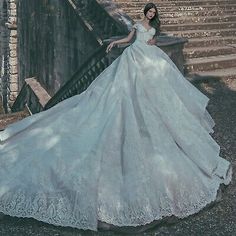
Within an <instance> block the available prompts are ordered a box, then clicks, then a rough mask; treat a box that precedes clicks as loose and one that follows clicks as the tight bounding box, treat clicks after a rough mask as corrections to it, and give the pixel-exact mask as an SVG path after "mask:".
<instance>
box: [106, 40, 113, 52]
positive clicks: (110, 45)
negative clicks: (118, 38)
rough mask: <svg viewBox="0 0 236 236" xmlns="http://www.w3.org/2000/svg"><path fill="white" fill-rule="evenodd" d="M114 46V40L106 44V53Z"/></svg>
mask: <svg viewBox="0 0 236 236" xmlns="http://www.w3.org/2000/svg"><path fill="white" fill-rule="evenodd" d="M114 46H115V41H113V42H111V43H110V44H109V45H108V46H107V49H106V53H108V52H110V51H111V49H112V48H113V47H114Z"/></svg>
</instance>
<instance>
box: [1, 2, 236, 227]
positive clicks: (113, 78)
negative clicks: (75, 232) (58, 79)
mask: <svg viewBox="0 0 236 236" xmlns="http://www.w3.org/2000/svg"><path fill="white" fill-rule="evenodd" d="M159 25H160V24H159V20H158V12H157V8H156V6H155V5H154V4H152V3H149V4H147V5H146V6H145V9H144V20H143V21H140V22H138V23H136V24H134V26H133V29H132V31H131V32H130V34H129V35H128V36H127V38H125V39H121V40H118V41H115V42H112V43H111V44H109V45H108V47H107V51H110V50H111V49H112V47H113V46H114V45H115V44H117V43H124V42H128V41H130V40H131V38H132V37H133V36H134V35H135V34H136V40H135V42H134V43H133V44H132V45H131V46H130V47H128V48H126V49H125V50H124V52H123V54H122V55H121V56H120V57H118V58H117V59H116V60H115V61H114V62H113V63H112V64H111V65H110V66H109V67H108V68H107V69H105V70H104V71H103V72H102V73H101V74H100V75H99V76H98V77H97V78H96V80H94V81H93V83H92V84H91V85H90V86H89V88H88V89H87V90H86V91H84V92H83V93H82V94H80V95H76V96H74V97H71V98H69V99H67V100H65V101H63V102H61V103H59V104H58V105H56V106H54V107H53V108H51V109H49V110H47V111H44V112H41V113H39V114H35V115H33V116H31V117H28V118H25V119H24V120H22V121H20V122H17V123H15V124H13V125H11V126H9V127H8V128H7V129H5V130H4V131H3V132H1V133H0V140H1V142H0V212H2V213H3V214H7V215H11V216H17V217H32V218H35V219H37V220H40V221H43V222H47V223H50V224H54V225H60V226H71V227H76V228H79V229H90V230H97V229H98V226H100V225H103V224H102V223H104V225H113V226H117V227H122V226H132V227H136V226H143V225H147V224H149V223H151V222H154V221H157V220H160V219H162V218H164V217H168V216H175V217H178V218H183V217H187V216H189V215H191V214H194V213H196V212H198V211H200V210H201V209H202V208H203V207H205V206H206V205H207V204H209V203H211V202H212V201H215V200H216V197H217V191H218V189H219V186H220V184H222V183H223V184H226V185H227V184H229V183H230V181H231V174H232V170H231V165H230V163H229V162H228V161H227V160H225V159H223V158H221V157H220V156H219V150H220V147H219V145H218V144H217V143H216V142H215V141H214V139H213V138H212V137H211V135H210V134H209V133H212V132H213V129H212V128H213V126H214V121H213V119H212V118H211V116H210V114H209V113H208V112H207V110H206V106H207V104H208V101H209V99H208V98H207V97H206V96H205V95H204V94H202V93H201V92H200V91H199V90H197V89H196V88H195V87H194V86H193V85H191V83H190V82H188V81H187V80H186V79H185V78H184V77H183V76H182V74H181V73H180V72H179V71H178V69H177V68H176V66H175V65H174V63H173V62H172V61H171V60H170V58H169V57H168V56H167V55H166V54H165V53H164V52H163V51H162V50H161V49H159V48H158V47H156V46H154V44H155V39H154V38H155V37H154V36H155V35H156V34H157V33H158V30H159Z"/></svg>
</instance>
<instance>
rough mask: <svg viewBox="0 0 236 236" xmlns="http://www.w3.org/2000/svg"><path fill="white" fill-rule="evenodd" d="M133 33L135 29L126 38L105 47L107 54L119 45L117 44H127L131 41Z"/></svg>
mask: <svg viewBox="0 0 236 236" xmlns="http://www.w3.org/2000/svg"><path fill="white" fill-rule="evenodd" d="M134 33H135V28H133V29H132V31H131V32H130V33H129V34H128V36H127V37H125V38H123V39H119V40H116V41H113V42H111V43H110V44H109V45H108V46H107V49H106V52H107V53H108V52H109V51H111V49H112V48H113V47H114V46H115V45H116V44H119V43H129V42H130V41H131V39H132V38H133V36H134Z"/></svg>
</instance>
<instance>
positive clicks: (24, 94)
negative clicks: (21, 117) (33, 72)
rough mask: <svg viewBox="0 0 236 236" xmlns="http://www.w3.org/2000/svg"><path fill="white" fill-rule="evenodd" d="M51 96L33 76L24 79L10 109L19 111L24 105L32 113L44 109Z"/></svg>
mask: <svg viewBox="0 0 236 236" xmlns="http://www.w3.org/2000/svg"><path fill="white" fill-rule="evenodd" d="M50 99H51V96H50V95H49V94H48V93H47V91H46V90H45V89H44V88H43V87H42V86H41V84H40V83H39V82H38V81H37V80H36V78H35V77H33V78H28V79H25V83H24V85H23V87H22V89H21V91H20V93H19V95H18V96H17V98H16V101H15V102H14V104H13V106H12V108H11V110H12V111H13V112H17V111H21V110H23V109H24V108H25V107H27V108H28V110H29V112H30V113H32V114H34V113H37V112H40V111H42V110H43V109H44V107H45V105H46V104H47V102H48V101H49V100H50Z"/></svg>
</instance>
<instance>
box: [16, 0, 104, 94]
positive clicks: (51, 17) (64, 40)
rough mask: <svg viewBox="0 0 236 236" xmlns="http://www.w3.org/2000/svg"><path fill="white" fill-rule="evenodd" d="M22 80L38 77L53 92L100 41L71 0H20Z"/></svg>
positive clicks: (19, 50) (20, 70)
mask: <svg viewBox="0 0 236 236" xmlns="http://www.w3.org/2000/svg"><path fill="white" fill-rule="evenodd" d="M17 12H18V39H19V40H18V58H19V65H20V66H19V84H20V87H21V86H22V84H23V82H24V79H25V78H29V77H36V78H37V79H38V81H39V82H40V83H41V84H42V85H43V86H44V87H45V88H46V90H47V91H48V93H49V94H50V95H54V94H55V92H56V91H57V90H58V89H59V88H60V87H61V86H62V85H63V84H64V83H65V82H66V81H67V80H68V79H70V78H71V76H72V75H73V74H74V73H75V72H76V71H77V69H78V67H79V66H80V65H81V64H82V63H83V62H84V61H85V60H86V59H87V58H88V56H89V55H91V54H92V53H93V51H94V50H95V49H96V48H98V47H99V46H100V45H99V43H98V42H97V41H96V39H95V38H94V37H93V36H92V35H91V33H90V32H89V31H88V29H87V28H86V27H85V25H84V23H83V22H82V21H81V19H80V17H79V16H78V15H77V13H76V11H75V10H74V9H73V7H72V6H71V4H70V3H69V1H65V0H63V1H58V0H44V1H42V0H34V1H32V0H18V6H17Z"/></svg>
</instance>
